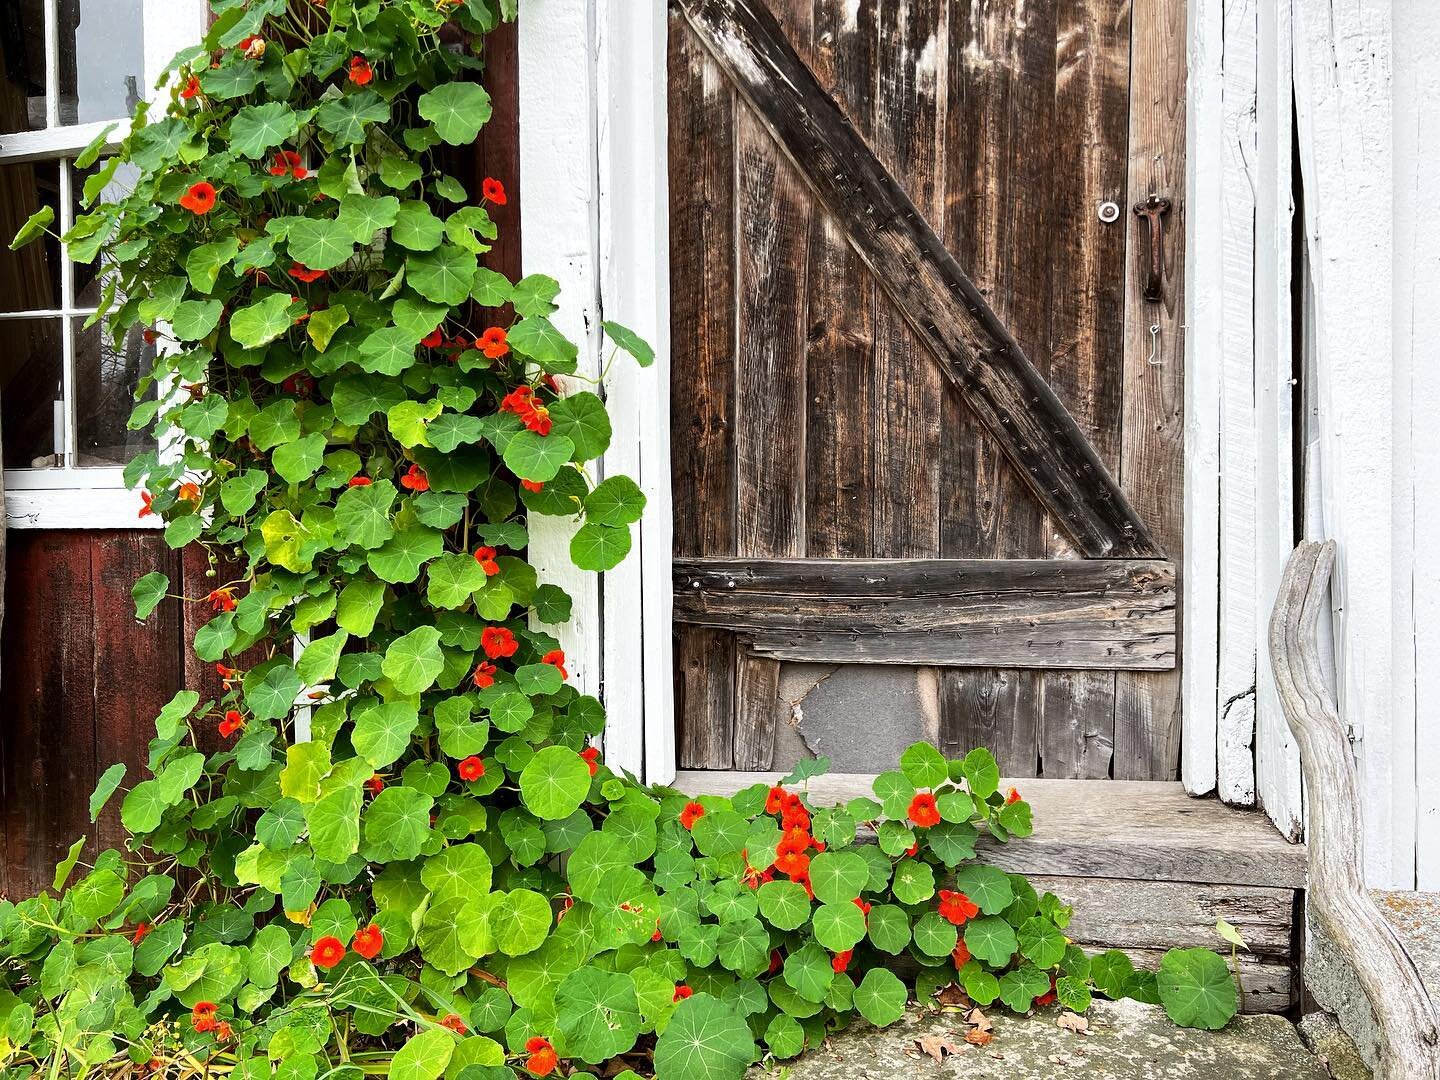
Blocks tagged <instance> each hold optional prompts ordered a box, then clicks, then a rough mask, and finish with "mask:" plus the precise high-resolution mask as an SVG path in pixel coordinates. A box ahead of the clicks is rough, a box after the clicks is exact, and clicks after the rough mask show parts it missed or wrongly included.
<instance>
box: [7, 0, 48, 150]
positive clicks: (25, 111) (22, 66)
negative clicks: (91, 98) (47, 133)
mask: <svg viewBox="0 0 1440 1080" xmlns="http://www.w3.org/2000/svg"><path fill="white" fill-rule="evenodd" d="M0 20H3V21H0V65H3V74H4V81H3V83H0V131H35V130H37V129H39V128H43V127H44V126H45V4H44V0H0Z"/></svg>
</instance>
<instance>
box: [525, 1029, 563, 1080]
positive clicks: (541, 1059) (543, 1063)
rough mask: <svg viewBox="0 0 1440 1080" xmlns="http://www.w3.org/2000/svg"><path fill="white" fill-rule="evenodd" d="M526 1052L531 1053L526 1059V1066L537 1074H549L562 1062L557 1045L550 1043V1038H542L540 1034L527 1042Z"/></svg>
mask: <svg viewBox="0 0 1440 1080" xmlns="http://www.w3.org/2000/svg"><path fill="white" fill-rule="evenodd" d="M525 1053H527V1054H529V1055H530V1056H529V1057H528V1058H527V1059H526V1060H525V1068H527V1069H529V1070H530V1071H531V1072H532V1073H534V1074H535V1075H536V1076H549V1075H550V1074H551V1073H552V1072H554V1071H555V1067H556V1066H557V1065H559V1064H560V1055H559V1054H557V1053H555V1047H553V1046H551V1045H550V1040H549V1039H542V1038H540V1037H539V1036H538V1035H537V1036H536V1037H535V1038H533V1039H530V1040H529V1041H528V1042H526V1043H525Z"/></svg>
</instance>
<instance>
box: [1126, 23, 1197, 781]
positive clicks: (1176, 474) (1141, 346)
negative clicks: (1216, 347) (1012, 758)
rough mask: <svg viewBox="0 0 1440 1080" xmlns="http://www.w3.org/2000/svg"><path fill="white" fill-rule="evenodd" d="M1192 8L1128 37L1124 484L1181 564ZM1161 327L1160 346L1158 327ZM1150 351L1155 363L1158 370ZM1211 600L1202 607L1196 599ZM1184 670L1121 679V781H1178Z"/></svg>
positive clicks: (1135, 25) (1158, 540)
mask: <svg viewBox="0 0 1440 1080" xmlns="http://www.w3.org/2000/svg"><path fill="white" fill-rule="evenodd" d="M1185 34H1186V24H1185V3H1184V0H1136V2H1135V3H1134V4H1133V14H1132V25H1131V31H1130V139H1129V152H1128V156H1129V180H1128V184H1127V195H1126V201H1125V202H1124V203H1122V205H1121V210H1122V218H1123V219H1124V220H1126V221H1128V222H1129V234H1128V240H1127V244H1128V249H1129V252H1130V254H1129V264H1130V270H1129V273H1128V274H1127V276H1126V291H1125V366H1124V373H1125V375H1124V377H1125V391H1124V416H1123V419H1122V421H1121V432H1122V436H1121V447H1120V480H1121V483H1122V485H1123V486H1124V489H1125V492H1126V495H1127V496H1128V497H1129V498H1130V500H1131V501H1132V504H1133V505H1134V506H1135V508H1136V512H1137V513H1139V514H1140V516H1141V517H1142V518H1143V519H1144V520H1145V522H1146V524H1147V525H1149V526H1150V527H1151V528H1152V529H1153V530H1154V537H1155V541H1156V543H1157V544H1158V545H1159V546H1160V548H1161V549H1162V550H1163V551H1165V552H1166V553H1167V554H1168V555H1169V556H1170V558H1172V559H1174V560H1176V562H1177V564H1178V563H1180V561H1181V560H1182V558H1183V554H1184V514H1183V502H1182V500H1183V498H1184V479H1185V454H1184V435H1185V432H1184V421H1185V349H1184V328H1183V322H1184V313H1185V306H1184V299H1185V298H1184V279H1183V268H1184V265H1185V79H1186V60H1185V42H1186V37H1185ZM1150 195H1162V196H1165V197H1166V198H1168V199H1170V201H1171V204H1172V209H1171V211H1170V213H1169V214H1168V215H1166V218H1165V275H1164V283H1165V294H1164V300H1163V301H1162V302H1161V303H1158V304H1157V303H1151V302H1148V301H1146V300H1144V299H1143V298H1142V296H1141V289H1142V277H1143V269H1144V268H1143V266H1142V259H1141V258H1140V255H1139V254H1138V253H1139V252H1140V251H1141V250H1142V249H1143V243H1142V240H1141V234H1140V230H1141V227H1142V225H1143V222H1141V221H1140V220H1139V219H1138V218H1137V217H1136V216H1135V215H1134V214H1133V213H1131V212H1130V208H1131V207H1133V206H1134V205H1136V204H1137V203H1141V202H1143V201H1144V200H1145V199H1146V198H1147V197H1148V196H1150ZM1157 324H1158V325H1159V327H1160V330H1159V335H1158V337H1156V338H1153V339H1152V337H1151V335H1150V327H1151V326H1152V325H1157ZM1152 346H1153V349H1154V352H1155V359H1156V361H1158V362H1157V363H1151V362H1150V358H1151V353H1152ZM1196 599H1197V601H1199V602H1203V598H1199V597H1197V598H1196ZM1180 734H1181V710H1180V678H1179V674H1178V672H1171V673H1164V674H1148V673H1147V674H1125V675H1117V676H1116V680H1115V763H1114V767H1113V769H1112V773H1113V774H1114V776H1115V778H1116V779H1117V780H1118V779H1131V778H1135V779H1139V778H1142V777H1145V778H1152V779H1170V778H1172V777H1175V776H1177V775H1178V774H1179V766H1180Z"/></svg>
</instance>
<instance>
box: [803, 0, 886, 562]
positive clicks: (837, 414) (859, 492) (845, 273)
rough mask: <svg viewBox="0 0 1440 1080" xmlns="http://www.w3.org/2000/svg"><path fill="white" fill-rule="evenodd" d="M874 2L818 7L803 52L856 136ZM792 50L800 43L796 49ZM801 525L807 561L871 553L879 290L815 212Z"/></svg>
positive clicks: (871, 49)
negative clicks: (855, 6) (872, 430)
mask: <svg viewBox="0 0 1440 1080" xmlns="http://www.w3.org/2000/svg"><path fill="white" fill-rule="evenodd" d="M871 6H873V3H872V0H867V2H865V3H862V4H861V8H860V10H855V11H854V12H853V15H854V17H853V18H851V17H850V11H849V9H847V8H846V7H845V6H844V5H841V4H837V3H835V2H834V0H815V6H814V31H813V34H812V39H811V41H810V42H809V43H808V45H809V46H810V47H809V49H808V50H801V52H802V55H803V56H804V57H805V59H806V60H807V62H808V63H809V64H810V66H811V67H812V68H813V69H814V71H815V74H816V77H817V78H818V79H819V80H820V82H821V83H822V84H823V85H824V86H826V87H827V88H829V89H830V90H831V92H832V94H833V95H834V97H835V100H836V101H837V102H838V103H839V105H840V107H841V108H842V109H844V110H845V112H846V114H847V115H848V116H849V117H850V119H851V122H852V123H854V124H855V125H856V126H857V127H859V128H860V129H861V130H864V128H865V126H866V125H867V124H868V121H869V116H870V98H871V95H872V89H873V86H874V82H875V74H874V71H875V64H876V55H875V45H876V44H877V42H876V38H875V35H873V34H870V33H866V32H865V30H864V27H867V26H869V25H871V22H872V20H873V16H872V14H871V11H870V10H869V8H870V7H871ZM797 44H798V43H797ZM807 259H808V263H809V273H808V276H807V282H806V284H807V296H806V305H807V319H806V360H805V379H806V420H805V425H806V427H805V480H806V491H805V527H806V549H805V550H806V554H807V555H809V556H811V557H812V558H864V557H867V556H873V555H874V554H875V553H876V552H875V546H874V541H873V537H872V527H871V522H872V521H873V519H874V516H875V500H876V472H875V469H876V465H875V455H876V448H875V446H874V443H873V441H872V438H871V433H870V417H871V414H872V409H873V406H872V401H873V399H874V397H875V395H876V394H877V392H878V391H877V381H878V376H877V373H876V370H875V304H876V294H877V288H876V285H875V282H874V280H873V278H872V276H871V274H870V273H869V271H868V270H866V269H865V266H864V264H863V263H862V262H861V261H860V257H859V256H858V255H856V254H855V249H854V248H852V247H851V246H850V242H849V241H848V240H847V239H846V237H845V233H844V231H843V230H842V229H841V227H840V225H839V223H837V222H836V221H835V220H834V218H832V217H831V216H830V215H828V214H826V213H825V212H824V211H823V210H819V209H817V211H816V213H815V216H814V220H813V222H812V224H811V226H810V237H809V250H808V254H807Z"/></svg>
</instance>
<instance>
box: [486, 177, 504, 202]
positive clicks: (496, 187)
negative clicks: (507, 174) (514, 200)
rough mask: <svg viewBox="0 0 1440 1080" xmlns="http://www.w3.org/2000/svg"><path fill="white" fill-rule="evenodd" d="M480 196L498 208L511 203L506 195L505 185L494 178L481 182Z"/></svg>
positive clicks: (487, 178)
mask: <svg viewBox="0 0 1440 1080" xmlns="http://www.w3.org/2000/svg"><path fill="white" fill-rule="evenodd" d="M480 194H481V195H482V196H483V197H484V199H485V201H486V202H493V203H494V204H495V205H496V206H504V205H505V203H506V202H508V201H509V200H508V199H507V198H506V195H505V185H504V184H502V183H501V182H500V181H499V180H496V179H495V178H494V177H493V176H487V177H485V179H484V180H482V181H481V182H480Z"/></svg>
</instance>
